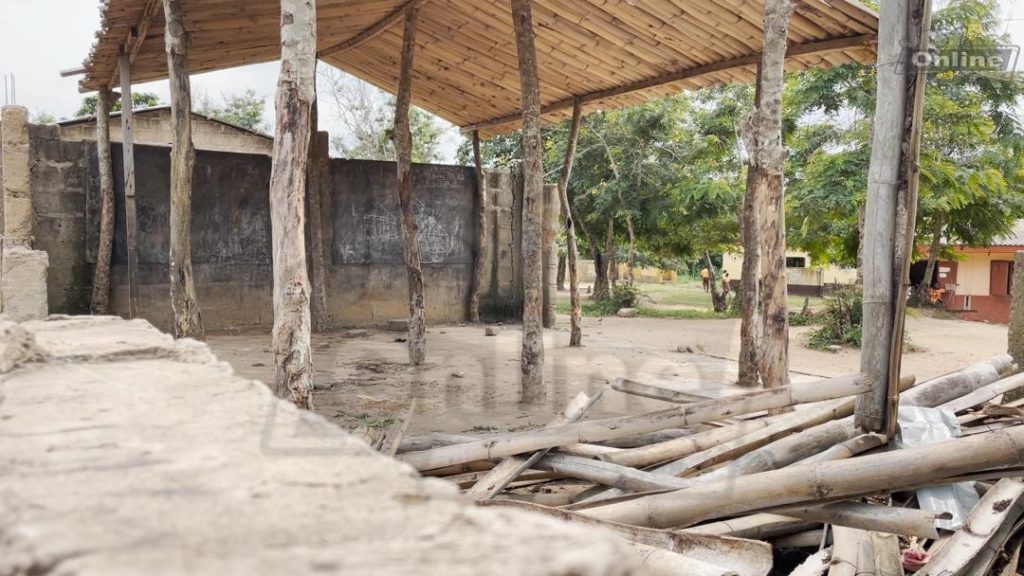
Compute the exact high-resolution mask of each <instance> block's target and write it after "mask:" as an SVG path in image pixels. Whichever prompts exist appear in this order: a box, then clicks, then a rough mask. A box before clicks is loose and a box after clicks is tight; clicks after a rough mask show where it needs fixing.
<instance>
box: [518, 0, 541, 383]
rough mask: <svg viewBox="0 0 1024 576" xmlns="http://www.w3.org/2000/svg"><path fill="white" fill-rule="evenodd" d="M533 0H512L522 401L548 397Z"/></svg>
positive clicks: (539, 106) (538, 104) (538, 106)
mask: <svg viewBox="0 0 1024 576" xmlns="http://www.w3.org/2000/svg"><path fill="white" fill-rule="evenodd" d="M531 4H532V2H531V0H512V19H513V21H514V24H515V32H516V49H517V52H518V55H519V82H520V84H521V85H522V107H523V178H524V183H523V190H524V194H523V205H524V209H523V253H522V261H523V356H522V371H523V379H522V388H523V401H524V402H537V401H539V400H541V399H543V397H544V396H545V392H546V390H545V388H544V326H543V320H544V318H543V298H542V292H543V270H542V260H543V259H542V254H541V235H542V218H543V214H542V212H543V210H542V209H543V203H544V166H543V143H542V142H541V136H540V110H541V105H540V79H539V77H538V76H539V75H538V71H537V48H536V45H535V42H534V41H535V38H534V31H533V15H532V8H531Z"/></svg>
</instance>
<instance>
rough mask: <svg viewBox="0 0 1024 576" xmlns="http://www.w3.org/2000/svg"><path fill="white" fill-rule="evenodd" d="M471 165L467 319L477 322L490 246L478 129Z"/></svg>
mask: <svg viewBox="0 0 1024 576" xmlns="http://www.w3.org/2000/svg"><path fill="white" fill-rule="evenodd" d="M473 165H474V166H475V167H476V252H475V254H474V257H473V286H472V287H471V288H470V291H469V321H470V322H473V323H479V322H480V291H481V290H482V289H483V285H484V282H485V279H486V275H487V271H486V270H484V262H486V259H485V256H486V254H487V252H488V250H489V248H490V246H489V244H488V242H487V183H486V182H484V163H483V158H482V156H481V154H480V132H479V131H474V132H473Z"/></svg>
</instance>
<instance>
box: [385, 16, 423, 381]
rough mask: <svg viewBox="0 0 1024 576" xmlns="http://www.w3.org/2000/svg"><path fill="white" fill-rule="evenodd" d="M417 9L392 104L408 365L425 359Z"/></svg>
mask: <svg viewBox="0 0 1024 576" xmlns="http://www.w3.org/2000/svg"><path fill="white" fill-rule="evenodd" d="M418 18H419V7H418V6H417V5H412V6H410V7H409V8H408V9H407V10H406V12H405V32H404V35H403V37H402V63H401V67H402V69H401V72H400V75H399V81H398V103H397V104H396V105H395V131H394V136H393V137H394V140H395V156H396V158H397V160H398V162H397V164H398V202H399V204H400V205H401V207H402V248H403V254H404V256H405V270H406V273H407V274H408V277H409V362H411V363H412V364H413V365H415V366H419V365H420V364H423V361H424V360H425V359H426V358H427V343H426V333H427V323H426V319H425V317H424V312H423V308H424V305H423V268H422V266H421V265H420V234H419V226H418V225H417V224H416V212H415V210H414V207H413V203H412V193H413V190H412V184H413V183H412V130H411V128H410V127H409V106H410V103H411V100H412V71H413V66H414V58H415V55H416V23H417V19H418Z"/></svg>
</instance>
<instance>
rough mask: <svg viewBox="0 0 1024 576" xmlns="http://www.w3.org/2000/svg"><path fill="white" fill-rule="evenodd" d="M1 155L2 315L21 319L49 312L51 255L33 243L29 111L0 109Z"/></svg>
mask: <svg viewBox="0 0 1024 576" xmlns="http://www.w3.org/2000/svg"><path fill="white" fill-rule="evenodd" d="M0 157H2V158H3V167H4V169H3V176H2V183H3V186H2V189H3V205H4V210H3V232H4V234H3V243H2V245H0V315H2V316H4V317H6V318H8V319H11V320H14V321H15V322H23V321H25V320H35V319H39V318H45V317H46V316H47V314H48V310H49V305H48V302H47V290H46V273H47V269H48V267H49V257H48V255H47V254H46V252H42V251H36V250H33V249H32V245H33V244H34V242H35V239H34V236H33V228H34V227H35V213H34V211H33V209H32V186H31V177H30V176H31V164H30V159H29V138H28V110H27V109H25V108H24V107H21V106H5V107H3V108H2V109H0Z"/></svg>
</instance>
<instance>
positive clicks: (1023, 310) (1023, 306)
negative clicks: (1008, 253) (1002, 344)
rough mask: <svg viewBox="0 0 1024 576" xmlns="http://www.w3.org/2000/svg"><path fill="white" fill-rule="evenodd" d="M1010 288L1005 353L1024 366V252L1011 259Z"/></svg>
mask: <svg viewBox="0 0 1024 576" xmlns="http://www.w3.org/2000/svg"><path fill="white" fill-rule="evenodd" d="M1012 286H1013V288H1012V292H1011V297H1010V331H1009V334H1008V336H1007V338H1008V342H1007V344H1008V346H1007V348H1008V349H1007V351H1008V352H1009V353H1010V355H1011V356H1013V361H1014V362H1016V363H1017V365H1018V366H1024V252H1017V254H1015V255H1014V257H1013V284H1012Z"/></svg>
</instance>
